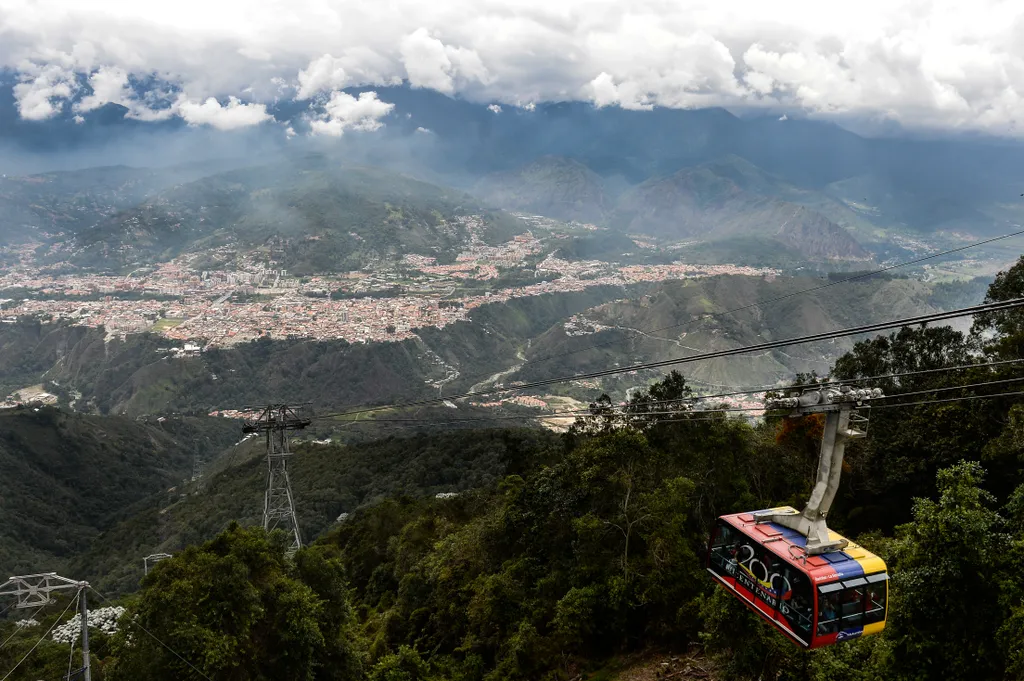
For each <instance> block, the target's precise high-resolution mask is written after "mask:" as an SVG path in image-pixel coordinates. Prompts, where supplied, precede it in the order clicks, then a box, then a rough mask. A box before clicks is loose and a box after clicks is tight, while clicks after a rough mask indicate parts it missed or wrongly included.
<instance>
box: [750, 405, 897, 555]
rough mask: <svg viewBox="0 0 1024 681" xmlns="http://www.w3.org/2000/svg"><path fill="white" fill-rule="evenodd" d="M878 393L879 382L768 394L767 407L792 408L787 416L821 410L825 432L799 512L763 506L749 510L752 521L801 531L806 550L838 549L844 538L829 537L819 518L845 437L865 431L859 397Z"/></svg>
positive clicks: (832, 488)
mask: <svg viewBox="0 0 1024 681" xmlns="http://www.w3.org/2000/svg"><path fill="white" fill-rule="evenodd" d="M880 397H882V391H881V389H880V388H851V387H850V386H846V385H844V386H828V387H822V388H814V389H811V390H805V391H804V392H803V393H801V394H800V395H796V396H791V397H783V398H778V399H775V400H769V402H768V403H767V405H766V406H767V407H768V408H769V409H792V410H793V411H792V413H790V414H789V416H790V417H791V418H792V417H799V416H806V415H807V414H822V413H823V414H825V432H824V433H823V434H822V437H821V453H820V454H819V456H818V474H817V477H816V480H815V483H814V489H813V490H811V497H810V499H808V500H807V506H805V507H804V510H803V512H802V513H797V512H796V511H793V510H790V511H765V512H762V513H755V514H754V521H755V522H756V523H767V522H772V523H777V524H779V525H782V526H783V527H788V528H789V529H791V530H795V531H797V532H799V533H800V534H802V535H803V536H805V537H807V555H809V556H814V555H819V554H822V553H828V552H830V551H839V550H841V549H843V548H845V547H846V546H847V545H848V544H849V542H848V541H847V540H846V539H843V538H842V537H838V535H836V538H833V536H832V535H831V534H830V533H829V529H828V527H827V526H826V524H825V518H826V517H827V516H828V512H829V509H830V508H832V501H833V500H834V499H835V496H836V491H837V490H838V489H839V476H840V474H841V473H842V470H843V454H844V453H845V451H846V442H847V440H856V439H859V438H862V437H865V436H866V435H867V432H866V429H867V418H865V417H863V416H860V415H859V414H858V413H857V407H859V406H860V405H862V404H863V402H864V401H865V400H870V399H877V398H880Z"/></svg>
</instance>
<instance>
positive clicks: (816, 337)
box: [315, 298, 1024, 420]
mask: <svg viewBox="0 0 1024 681" xmlns="http://www.w3.org/2000/svg"><path fill="white" fill-rule="evenodd" d="M1021 306H1024V298H1014V299H1012V300H1005V301H1000V302H997V303H986V304H982V305H974V306H971V307H965V308H960V309H957V310H949V311H946V312H937V313H931V314H926V315H919V316H916V317H906V318H903V319H897V320H892V321H887V322H878V323H874V324H864V325H861V326H854V327H848V328H845V329H838V330H836V331H827V332H822V333H815V334H809V335H806V336H797V337H794V338H785V339H781V340H777V341H768V342H765V343H758V344H756V345H746V346H740V347H738V348H730V349H728V350H717V351H713V352H705V353H700V354H696V355H689V356H686V357H676V358H672V359H666V360H660V361H656V362H644V363H639V364H633V365H629V366H625V367H617V368H614V369H604V370H601V371H591V372H587V373H581V374H573V375H569V376H560V377H555V378H548V379H543V380H538V381H532V382H529V383H523V384H521V385H517V386H515V387H513V388H499V389H492V390H480V391H470V392H466V393H462V394H460V395H452V396H448V397H440V398H430V399H424V400H416V401H412V402H405V403H401V404H393V405H382V406H379V407H365V408H362V409H354V410H349V411H344V412H337V413H333V414H324V415H321V416H318V417H315V418H316V419H318V420H320V419H327V418H334V417H338V416H353V415H356V414H365V413H369V412H375V411H381V410H383V409H394V408H401V407H414V406H421V405H427V404H437V403H440V402H444V401H448V400H453V399H463V398H467V397H479V396H484V395H493V394H495V393H501V392H509V391H512V390H525V389H528V388H535V387H540V386H547V385H553V384H557V383H566V382H569V381H577V380H583V379H590V378H602V377H605V376H614V375H617V374H623V373H629V372H635V371H640V370H645V369H661V368H664V367H669V366H674V365H677V364H690V363H692V362H699V361H702V360H708V359H718V358H722V357H732V356H735V355H742V354H747V353H750V352H759V351H763V350H772V349H775V348H780V347H787V346H790V345H800V344H803V343H813V342H818V341H825V340H832V339H835V338H845V337H849V336H857V335H860V334H865V333H872V332H875V331H882V330H887V329H892V328H898V327H903V326H915V325H917V324H928V323H931V322H936V321H944V320H947V319H955V318H957V317H966V316H971V315H975V314H980V313H984V312H998V311H1004V310H1011V309H1014V308H1018V307H1021Z"/></svg>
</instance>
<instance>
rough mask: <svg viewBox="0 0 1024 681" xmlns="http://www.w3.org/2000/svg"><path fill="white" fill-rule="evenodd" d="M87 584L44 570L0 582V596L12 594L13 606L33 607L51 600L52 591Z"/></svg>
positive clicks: (86, 583)
mask: <svg viewBox="0 0 1024 681" xmlns="http://www.w3.org/2000/svg"><path fill="white" fill-rule="evenodd" d="M87 586H89V583H88V582H78V581H75V580H73V579H68V578H67V577H61V576H60V575H58V574H57V573H56V572H44V573H42V574H38V575H20V576H17V577H9V578H8V579H7V581H6V582H4V583H3V584H0V596H14V597H15V598H16V599H17V601H16V602H15V604H14V607H15V608H34V607H37V606H41V605H46V604H47V603H49V602H51V600H52V599H51V597H50V594H51V593H53V592H54V591H64V590H71V589H82V588H84V587H87Z"/></svg>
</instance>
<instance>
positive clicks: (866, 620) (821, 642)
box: [707, 386, 889, 648]
mask: <svg viewBox="0 0 1024 681" xmlns="http://www.w3.org/2000/svg"><path fill="white" fill-rule="evenodd" d="M878 397H882V393H881V391H880V390H877V389H866V388H865V389H851V388H849V387H846V386H842V387H823V388H819V389H815V390H808V391H805V392H804V393H803V394H801V395H799V396H793V397H788V398H781V399H775V400H771V401H770V402H769V403H768V405H767V407H768V408H769V409H779V408H790V409H792V410H793V412H792V414H791V416H803V415H806V414H815V413H821V414H824V416H825V423H824V429H823V433H822V438H821V453H820V455H819V458H818V472H817V478H816V481H815V485H814V488H813V489H812V490H811V496H810V498H809V499H808V501H807V506H806V507H805V508H804V510H803V511H799V512H798V511H797V510H796V509H795V508H793V507H791V506H781V507H778V508H769V509H765V510H762V511H753V512H750V513H734V514H732V515H724V516H721V517H720V518H718V521H717V522H716V524H715V528H714V530H713V531H712V533H711V538H710V540H709V542H708V553H707V569H708V572H710V573H711V574H712V576H713V577H714V578H715V579H716V580H717V581H718V583H719V584H720V585H721V586H722V587H723V588H725V589H726V590H728V591H729V592H731V593H732V594H733V595H734V596H735V597H736V598H738V599H739V600H740V601H742V602H743V603H744V604H746V605H747V607H749V608H750V609H751V610H753V611H754V612H756V613H757V614H758V615H760V616H761V617H762V618H764V619H765V620H767V621H768V622H770V623H771V624H772V625H774V626H775V627H776V628H777V629H779V631H781V632H782V633H783V634H785V635H786V636H787V637H788V638H789V639H790V640H792V641H793V642H794V643H796V644H797V645H800V646H802V647H804V648H820V647H822V646H827V645H832V644H833V643H838V642H839V641H845V640H849V639H853V638H858V637H860V636H867V635H869V634H877V633H878V632H880V631H882V629H884V628H885V616H886V602H887V600H888V596H889V576H888V574H886V570H885V562H884V561H883V560H882V559H881V558H879V557H878V556H876V555H874V554H873V553H871V552H870V551H867V550H866V549H864V548H863V547H861V546H858V545H857V544H855V543H853V542H851V541H850V540H848V539H846V538H845V537H842V536H840V535H839V534H836V533H835V532H833V531H831V530H830V529H828V527H827V525H826V524H825V517H826V516H827V515H828V511H829V509H830V508H831V506H832V500H833V499H834V498H835V495H836V491H837V490H838V488H839V476H840V474H841V472H842V466H843V452H844V451H845V449H846V442H847V441H848V440H852V439H857V438H862V437H865V436H866V434H867V433H866V425H867V421H866V419H863V418H861V417H860V416H859V415H858V414H857V413H856V411H855V409H856V407H857V406H859V405H860V404H861V403H863V402H864V401H865V400H869V399H874V398H878Z"/></svg>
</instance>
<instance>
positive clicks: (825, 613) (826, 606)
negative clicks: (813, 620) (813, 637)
mask: <svg viewBox="0 0 1024 681" xmlns="http://www.w3.org/2000/svg"><path fill="white" fill-rule="evenodd" d="M838 596H839V594H836V593H831V594H819V595H818V635H819V636H821V635H824V634H834V633H836V632H837V631H839V619H838V613H839V603H838Z"/></svg>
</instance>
